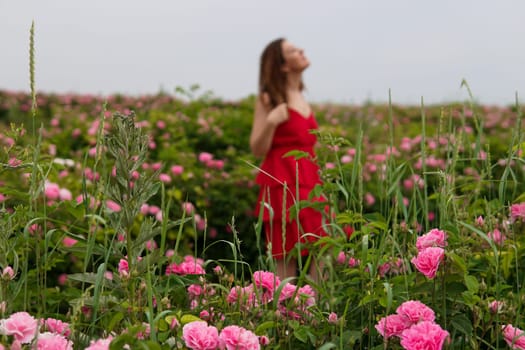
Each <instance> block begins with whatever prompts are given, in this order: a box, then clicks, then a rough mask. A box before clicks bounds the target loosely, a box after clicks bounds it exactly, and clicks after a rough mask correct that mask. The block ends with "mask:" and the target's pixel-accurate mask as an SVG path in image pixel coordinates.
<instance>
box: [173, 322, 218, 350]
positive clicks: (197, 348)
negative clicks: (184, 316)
mask: <svg viewBox="0 0 525 350" xmlns="http://www.w3.org/2000/svg"><path fill="white" fill-rule="evenodd" d="M182 339H183V340H184V343H185V344H186V346H187V347H188V348H190V349H192V350H216V349H217V347H218V345H219V332H218V331H217V328H215V327H213V326H208V324H207V323H206V322H205V321H195V322H190V323H188V324H186V325H185V326H184V327H183V328H182Z"/></svg>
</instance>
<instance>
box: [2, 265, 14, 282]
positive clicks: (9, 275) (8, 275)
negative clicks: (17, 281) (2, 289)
mask: <svg viewBox="0 0 525 350" xmlns="http://www.w3.org/2000/svg"><path fill="white" fill-rule="evenodd" d="M2 277H3V278H4V279H6V280H12V279H13V278H15V271H14V270H13V268H12V267H11V266H6V267H4V269H3V270H2Z"/></svg>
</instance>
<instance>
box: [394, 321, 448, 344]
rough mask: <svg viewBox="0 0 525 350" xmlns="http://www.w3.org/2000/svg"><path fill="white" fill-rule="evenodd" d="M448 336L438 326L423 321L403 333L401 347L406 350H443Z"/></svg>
mask: <svg viewBox="0 0 525 350" xmlns="http://www.w3.org/2000/svg"><path fill="white" fill-rule="evenodd" d="M448 336H449V333H448V332H447V331H445V330H443V329H442V328H441V326H439V325H438V324H436V323H434V322H431V321H423V322H420V323H418V324H416V325H414V326H412V327H410V328H408V329H406V330H404V331H403V333H401V346H402V347H403V349H406V350H420V349H425V350H441V349H442V348H443V344H444V343H445V340H446V339H447V338H448Z"/></svg>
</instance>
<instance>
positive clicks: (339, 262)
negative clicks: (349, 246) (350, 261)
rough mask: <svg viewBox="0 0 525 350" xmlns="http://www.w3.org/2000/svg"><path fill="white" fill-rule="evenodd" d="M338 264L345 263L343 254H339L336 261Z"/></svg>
mask: <svg viewBox="0 0 525 350" xmlns="http://www.w3.org/2000/svg"><path fill="white" fill-rule="evenodd" d="M336 261H337V263H338V264H341V265H342V264H344V263H345V262H346V254H345V252H339V254H338V255H337V259H336Z"/></svg>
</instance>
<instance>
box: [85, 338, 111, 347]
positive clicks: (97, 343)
mask: <svg viewBox="0 0 525 350" xmlns="http://www.w3.org/2000/svg"><path fill="white" fill-rule="evenodd" d="M112 340H113V337H112V336H109V337H107V338H106V339H98V340H92V341H91V342H90V343H89V346H88V347H87V348H86V349H85V350H109V344H111V341H112Z"/></svg>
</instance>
